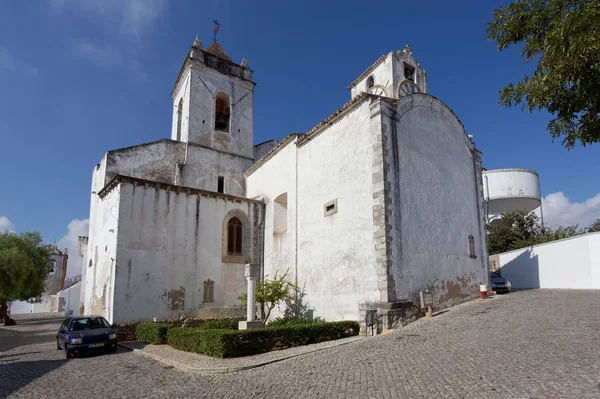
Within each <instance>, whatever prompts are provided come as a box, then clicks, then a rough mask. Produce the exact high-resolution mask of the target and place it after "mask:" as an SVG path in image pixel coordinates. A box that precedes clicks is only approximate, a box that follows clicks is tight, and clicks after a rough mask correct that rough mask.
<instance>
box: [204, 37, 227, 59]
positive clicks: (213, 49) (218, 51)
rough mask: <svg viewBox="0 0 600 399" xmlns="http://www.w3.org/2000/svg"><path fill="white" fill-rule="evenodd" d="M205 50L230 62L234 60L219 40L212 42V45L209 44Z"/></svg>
mask: <svg viewBox="0 0 600 399" xmlns="http://www.w3.org/2000/svg"><path fill="white" fill-rule="evenodd" d="M205 51H206V52H208V53H211V54H214V55H216V56H217V57H221V58H223V59H225V60H227V61H229V62H233V61H232V60H231V58H229V56H228V55H227V53H226V52H225V50H223V47H221V45H220V44H219V43H217V42H212V43H211V45H210V46H208V47H207V48H206V50H205Z"/></svg>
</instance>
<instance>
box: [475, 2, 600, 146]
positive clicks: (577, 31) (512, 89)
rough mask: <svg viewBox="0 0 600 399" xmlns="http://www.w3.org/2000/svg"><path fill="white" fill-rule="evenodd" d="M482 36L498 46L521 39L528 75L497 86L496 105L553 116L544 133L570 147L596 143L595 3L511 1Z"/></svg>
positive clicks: (599, 68)
mask: <svg viewBox="0 0 600 399" xmlns="http://www.w3.org/2000/svg"><path fill="white" fill-rule="evenodd" d="M487 35H488V39H489V40H490V41H495V42H496V45H497V47H498V49H499V50H501V51H502V50H504V49H506V48H508V47H509V46H511V45H514V44H519V43H522V44H523V47H522V50H521V57H522V58H524V60H525V62H530V61H537V67H536V69H535V72H533V75H525V77H524V78H523V80H521V81H519V82H518V83H517V84H513V83H510V84H508V86H506V87H505V88H504V89H502V90H500V92H499V94H500V100H499V103H500V105H503V106H506V107H511V106H517V105H519V104H521V105H522V107H523V108H527V109H528V110H529V112H532V111H533V110H541V109H546V110H547V111H548V112H550V113H551V114H552V115H553V119H552V120H551V121H550V122H549V123H548V127H547V129H548V131H549V133H550V135H551V136H552V138H553V140H554V139H557V138H560V137H562V145H563V146H564V147H566V148H567V149H571V148H573V147H574V146H575V144H577V143H578V142H579V144H581V145H583V146H584V147H585V146H586V145H588V144H590V145H591V144H593V143H597V142H598V141H600V2H598V1H595V0H594V1H591V0H515V1H513V2H512V3H510V4H509V5H508V6H506V7H500V8H498V9H496V10H494V12H493V19H492V22H490V23H488V27H487Z"/></svg>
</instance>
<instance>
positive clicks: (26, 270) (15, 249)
mask: <svg viewBox="0 0 600 399" xmlns="http://www.w3.org/2000/svg"><path fill="white" fill-rule="evenodd" d="M41 243H42V237H41V235H40V233H38V232H32V233H21V234H15V233H12V232H5V233H0V320H3V321H4V325H9V324H14V321H13V320H12V319H10V318H9V317H8V312H7V311H8V306H7V302H8V301H11V300H27V299H31V298H36V297H39V296H40V295H41V294H42V293H43V292H44V289H45V287H44V281H45V279H46V277H47V276H48V273H50V271H51V270H52V259H51V258H50V255H51V247H49V246H45V245H41Z"/></svg>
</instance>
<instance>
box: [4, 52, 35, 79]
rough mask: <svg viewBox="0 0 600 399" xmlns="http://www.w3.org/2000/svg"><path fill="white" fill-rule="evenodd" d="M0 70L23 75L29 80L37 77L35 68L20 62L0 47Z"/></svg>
mask: <svg viewBox="0 0 600 399" xmlns="http://www.w3.org/2000/svg"><path fill="white" fill-rule="evenodd" d="M0 69H4V70H7V71H14V72H17V73H23V74H25V75H26V76H28V77H30V78H35V77H36V76H38V75H39V70H38V69H37V68H36V67H34V66H33V65H31V64H29V63H27V62H25V61H23V60H20V59H19V58H17V57H16V56H15V55H14V54H13V53H11V52H10V50H8V49H7V48H5V47H0Z"/></svg>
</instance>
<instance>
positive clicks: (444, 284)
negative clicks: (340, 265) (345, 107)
mask: <svg viewBox="0 0 600 399" xmlns="http://www.w3.org/2000/svg"><path fill="white" fill-rule="evenodd" d="M388 120H389V123H387V126H388V127H387V131H388V132H390V133H391V134H390V135H389V138H388V143H389V148H390V150H392V152H390V155H391V156H392V158H393V159H392V162H390V168H391V170H390V174H389V176H390V179H389V183H390V185H391V190H392V192H393V193H394V194H393V196H392V198H393V206H392V215H393V220H394V235H393V243H394V245H393V251H394V252H393V264H394V267H393V275H394V280H395V287H396V296H397V298H399V299H400V298H407V299H413V300H415V301H416V299H417V298H418V295H419V291H421V290H429V291H430V292H432V293H433V294H434V298H435V301H436V304H437V305H436V306H437V307H444V306H451V305H454V304H456V303H458V302H461V301H464V300H466V299H469V298H473V297H475V296H477V295H478V290H479V285H480V284H484V283H486V282H487V273H488V268H487V248H486V240H485V230H484V215H483V208H482V207H483V196H482V185H481V173H480V171H481V160H480V153H479V152H478V151H477V150H476V149H475V148H474V146H473V144H472V143H471V141H470V140H469V138H468V137H467V134H466V132H465V130H464V128H463V126H462V124H461V122H460V121H459V120H458V118H457V117H456V115H455V114H454V113H453V112H452V110H450V108H448V107H447V106H446V105H445V104H443V103H442V102H441V101H440V100H438V99H436V98H435V97H432V96H430V95H427V94H415V95H413V96H410V98H403V99H402V100H400V101H399V103H398V105H397V109H396V113H395V115H394V116H393V117H389V118H388ZM392 121H393V122H392ZM469 235H472V236H473V237H474V242H475V255H476V257H470V254H469Z"/></svg>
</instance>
